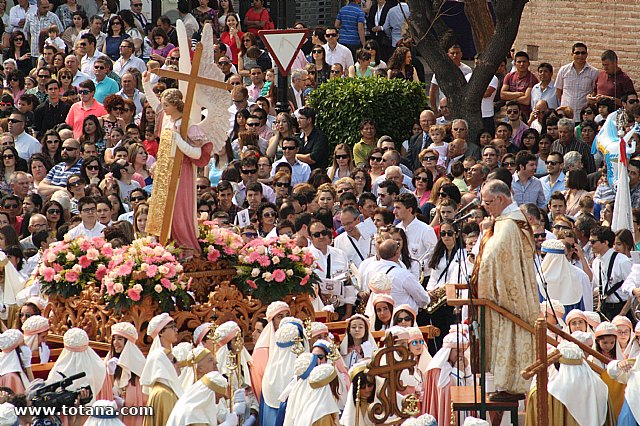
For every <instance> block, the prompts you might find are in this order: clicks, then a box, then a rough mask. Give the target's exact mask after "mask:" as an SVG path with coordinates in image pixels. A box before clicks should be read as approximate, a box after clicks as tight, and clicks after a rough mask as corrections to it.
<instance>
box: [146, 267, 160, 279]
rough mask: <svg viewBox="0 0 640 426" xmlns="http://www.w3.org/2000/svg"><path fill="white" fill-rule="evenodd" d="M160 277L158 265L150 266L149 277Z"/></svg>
mask: <svg viewBox="0 0 640 426" xmlns="http://www.w3.org/2000/svg"><path fill="white" fill-rule="evenodd" d="M156 275H158V267H157V266H156V265H149V267H148V268H147V276H148V277H149V278H153V277H155V276H156Z"/></svg>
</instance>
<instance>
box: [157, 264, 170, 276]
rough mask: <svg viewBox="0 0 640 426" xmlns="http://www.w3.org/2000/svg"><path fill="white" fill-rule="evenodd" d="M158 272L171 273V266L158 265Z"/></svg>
mask: <svg viewBox="0 0 640 426" xmlns="http://www.w3.org/2000/svg"><path fill="white" fill-rule="evenodd" d="M158 272H160V273H161V274H162V275H167V274H168V273H169V268H167V267H166V266H164V265H160V266H158Z"/></svg>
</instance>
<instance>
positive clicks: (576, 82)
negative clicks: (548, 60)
mask: <svg viewBox="0 0 640 426" xmlns="http://www.w3.org/2000/svg"><path fill="white" fill-rule="evenodd" d="M596 78H598V70H597V69H595V68H594V67H592V66H591V65H589V64H588V63H586V64H585V65H584V67H583V68H582V70H581V71H580V72H578V71H576V69H575V67H574V66H573V62H571V63H569V64H567V65H563V66H562V67H561V68H560V71H558V76H557V77H556V89H560V90H562V99H560V105H565V106H570V107H571V108H573V119H574V120H575V121H580V110H581V109H582V107H584V106H585V105H586V104H587V95H590V94H591V93H593V91H594V90H595V87H596Z"/></svg>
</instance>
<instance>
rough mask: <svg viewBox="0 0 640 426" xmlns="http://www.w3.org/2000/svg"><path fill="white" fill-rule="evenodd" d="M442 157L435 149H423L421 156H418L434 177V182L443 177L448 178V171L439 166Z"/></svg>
mask: <svg viewBox="0 0 640 426" xmlns="http://www.w3.org/2000/svg"><path fill="white" fill-rule="evenodd" d="M439 157H440V153H438V151H436V150H435V149H423V150H422V151H421V152H420V154H418V161H420V164H421V165H422V167H424V169H425V170H428V171H429V172H430V173H431V176H433V180H437V179H438V178H439V177H441V176H446V174H447V170H446V169H445V168H444V167H442V166H438V159H439Z"/></svg>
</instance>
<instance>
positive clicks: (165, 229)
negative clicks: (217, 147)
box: [147, 43, 231, 245]
mask: <svg viewBox="0 0 640 426" xmlns="http://www.w3.org/2000/svg"><path fill="white" fill-rule="evenodd" d="M202 49H203V46H202V43H198V44H197V45H196V49H195V53H194V55H193V59H192V60H191V72H190V73H183V72H179V71H171V70H164V69H156V70H153V71H152V72H153V73H154V74H156V75H158V76H160V77H168V78H172V79H174V80H182V81H186V82H187V93H183V95H184V97H183V99H184V109H183V111H182V123H181V125H180V135H181V136H182V138H183V139H184V140H186V139H187V130H188V129H189V124H193V123H190V116H191V110H192V107H193V103H194V101H195V100H194V95H195V91H196V86H197V85H198V84H202V85H206V86H211V87H216V88H219V89H224V90H231V86H230V85H229V84H227V83H224V82H222V81H217V80H213V79H208V78H205V77H201V76H199V75H198V74H199V72H200V60H201V58H202ZM205 66H216V65H215V64H205ZM161 142H162V137H161ZM161 148H162V144H161ZM183 155H184V154H183V153H182V151H180V150H179V149H176V150H175V156H174V157H173V163H172V164H170V165H169V167H168V168H170V169H171V173H170V176H166V177H164V178H165V179H167V180H168V185H167V187H168V193H167V194H166V197H163V199H162V200H159V199H158V198H159V197H156V200H153V199H151V200H150V201H149V210H150V211H149V217H150V218H153V217H155V218H156V220H151V221H150V222H149V228H150V229H147V232H149V234H151V235H156V236H157V237H158V240H159V242H160V244H163V245H165V244H167V241H168V240H169V236H170V233H171V223H172V222H173V204H174V202H175V198H176V192H177V188H178V180H179V179H180V167H181V165H182V160H183ZM158 158H160V155H158ZM154 194H155V192H154ZM163 195H164V194H163ZM152 198H154V197H152ZM157 210H159V211H157ZM152 211H153V214H152ZM185 219H186V218H180V220H185Z"/></svg>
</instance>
